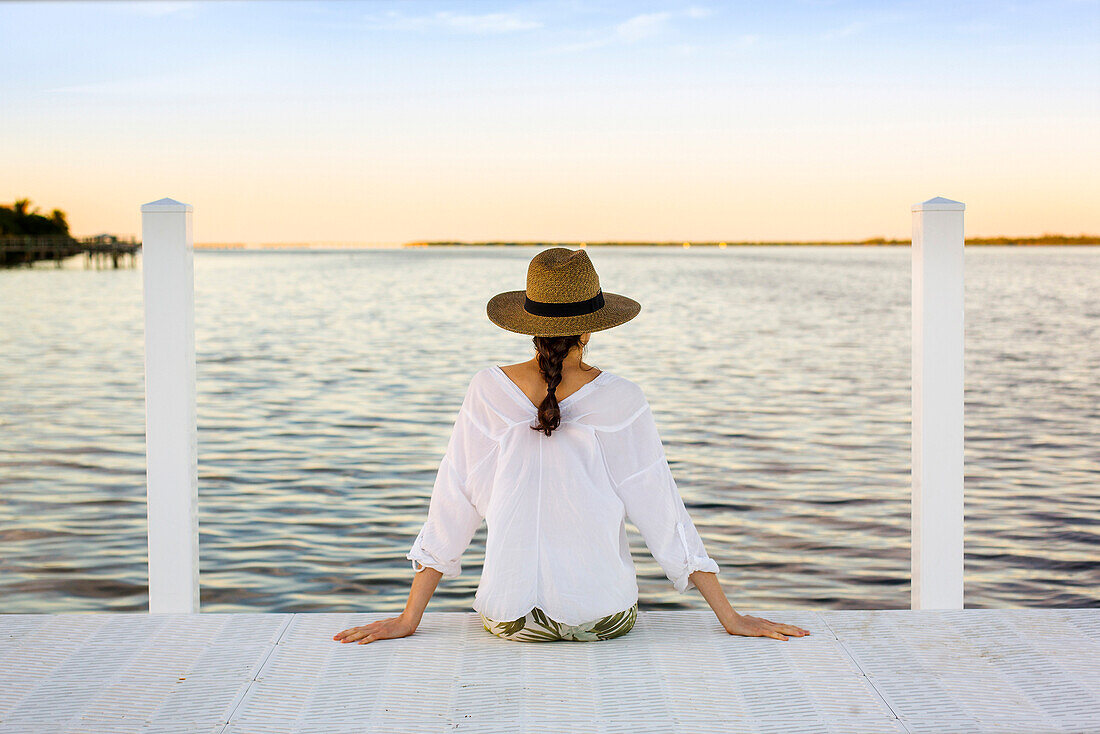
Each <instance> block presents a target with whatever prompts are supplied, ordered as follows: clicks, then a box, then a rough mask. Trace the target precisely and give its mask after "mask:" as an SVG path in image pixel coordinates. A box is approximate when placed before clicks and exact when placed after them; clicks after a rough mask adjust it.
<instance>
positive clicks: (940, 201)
mask: <svg viewBox="0 0 1100 734" xmlns="http://www.w3.org/2000/svg"><path fill="white" fill-rule="evenodd" d="M964 209H966V204H964V203H962V202H961V201H953V200H952V199H945V198H943V197H942V196H937V197H936V198H934V199H929V200H928V201H922V202H921V203H919V204H914V205H913V207H912V209H911V211H915V212H961V211H962V210H964Z"/></svg>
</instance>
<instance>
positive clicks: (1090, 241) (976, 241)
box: [405, 234, 1100, 247]
mask: <svg viewBox="0 0 1100 734" xmlns="http://www.w3.org/2000/svg"><path fill="white" fill-rule="evenodd" d="M909 244H911V241H910V240H897V239H886V238H884V237H873V238H871V239H866V240H840V241H837V240H822V241H800V242H766V241H760V242H746V241H742V242H734V241H732V240H731V241H729V242H407V243H405V247H461V246H482V247H484V246H498V247H524V246H527V247H529V246H535V247H580V246H582V245H583V246H586V247H587V246H598V247H609V246H610V247H614V246H624V247H625V246H631V245H633V246H639V245H641V246H660V247H684V246H690V247H714V246H720V247H726V246H728V247H749V246H753V245H871V246H874V245H884V246H892V245H909ZM966 244H968V245H1025V246H1026V245H1100V235H1090V234H1081V235H1064V234H1044V235H1040V236H1038V237H967V238H966Z"/></svg>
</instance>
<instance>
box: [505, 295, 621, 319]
mask: <svg viewBox="0 0 1100 734" xmlns="http://www.w3.org/2000/svg"><path fill="white" fill-rule="evenodd" d="M603 305H604V304H603V290H600V291H597V293H596V295H594V296H592V297H591V298H589V299H588V300H585V301H569V302H568V303H546V302H544V301H532V300H531V299H530V298H527V297H526V296H524V299H523V310H524V311H526V312H527V313H529V314H532V315H534V316H583V315H584V314H586V313H592V312H593V311H599V310H600V309H601V308H603Z"/></svg>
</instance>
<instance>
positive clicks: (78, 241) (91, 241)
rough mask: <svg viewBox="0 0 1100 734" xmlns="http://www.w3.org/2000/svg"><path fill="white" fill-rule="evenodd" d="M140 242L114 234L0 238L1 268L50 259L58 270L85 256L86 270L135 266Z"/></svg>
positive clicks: (10, 236) (9, 236)
mask: <svg viewBox="0 0 1100 734" xmlns="http://www.w3.org/2000/svg"><path fill="white" fill-rule="evenodd" d="M140 249H141V243H140V242H138V241H137V240H136V239H134V238H133V237H130V238H128V239H123V238H120V237H116V236H114V235H97V236H95V237H84V238H73V237H58V236H47V237H34V236H22V235H14V236H12V235H8V236H3V237H0V267H4V268H14V267H18V266H20V265H33V264H34V263H36V262H38V261H40V260H51V261H53V262H54V264H55V265H56V266H57V267H59V268H60V267H61V263H62V261H64V260H67V259H68V258H70V257H75V256H77V255H84V267H85V269H92V268H95V269H97V270H98V269H101V268H106V267H112V268H119V267H134V266H135V265H136V264H137V253H138V250H140Z"/></svg>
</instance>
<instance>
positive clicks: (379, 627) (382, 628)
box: [332, 617, 416, 645]
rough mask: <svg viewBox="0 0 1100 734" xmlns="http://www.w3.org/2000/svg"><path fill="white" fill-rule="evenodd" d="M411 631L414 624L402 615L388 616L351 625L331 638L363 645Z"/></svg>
mask: <svg viewBox="0 0 1100 734" xmlns="http://www.w3.org/2000/svg"><path fill="white" fill-rule="evenodd" d="M413 632H416V625H415V624H412V623H411V622H409V621H408V620H406V619H405V618H404V617H390V618H389V619H379V620H377V621H375V622H371V623H370V624H364V625H361V626H359V627H351V628H349V629H346V630H344V631H343V632H338V633H336V634H335V635H333V637H332V639H334V640H336V641H337V642H356V641H358V642H359V644H360V645H364V644H366V643H368V642H374V641H375V640H392V639H395V638H398V637H408V636H409V635H411V634H412V633H413Z"/></svg>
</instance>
